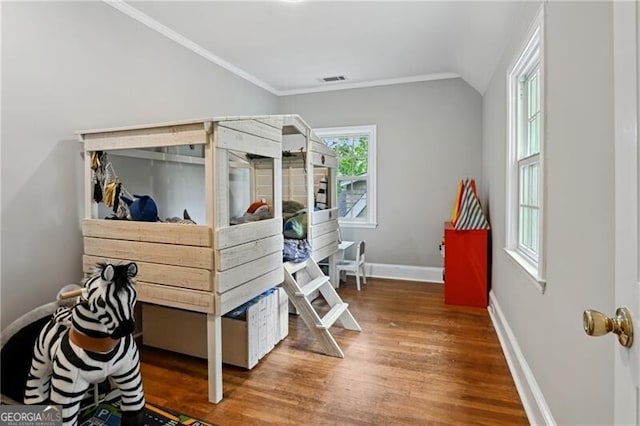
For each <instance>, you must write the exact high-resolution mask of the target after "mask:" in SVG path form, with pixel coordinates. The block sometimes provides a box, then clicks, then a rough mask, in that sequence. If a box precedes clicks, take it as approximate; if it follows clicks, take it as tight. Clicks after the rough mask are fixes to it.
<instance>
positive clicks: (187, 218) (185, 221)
mask: <svg viewBox="0 0 640 426" xmlns="http://www.w3.org/2000/svg"><path fill="white" fill-rule="evenodd" d="M164 222H165V223H177V224H180V225H195V224H196V222H195V221H194V220H193V219H191V216H189V212H188V211H187V209H184V210H183V211H182V219H181V218H179V217H178V216H174V217H168V218H166V219H165V220H164Z"/></svg>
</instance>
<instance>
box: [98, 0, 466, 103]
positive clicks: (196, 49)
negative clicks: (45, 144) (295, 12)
mask: <svg viewBox="0 0 640 426" xmlns="http://www.w3.org/2000/svg"><path fill="white" fill-rule="evenodd" d="M102 1H103V2H104V3H106V4H108V5H109V6H111V7H113V8H114V9H116V10H118V11H120V12H122V13H124V14H125V15H127V16H129V17H130V18H133V19H135V20H136V21H138V22H140V23H141V24H144V25H146V26H147V27H149V28H151V29H152V30H154V31H157V32H158V33H160V34H162V35H163V36H165V37H167V38H169V39H171V40H173V41H175V42H176V43H178V44H179V45H181V46H182V47H185V48H187V49H189V50H190V51H192V52H193V53H195V54H196V55H199V56H201V57H203V58H204V59H206V60H208V61H210V62H212V63H214V64H216V65H218V66H220V67H222V68H224V69H226V70H227V71H229V72H231V73H233V74H235V75H237V76H238V77H241V78H243V79H245V80H247V81H249V82H250V83H253V84H255V85H256V86H258V87H261V88H263V89H264V90H266V91H268V92H269V93H272V94H274V95H276V96H290V95H302V94H306V93H317V92H330V91H334V90H347V89H358V88H364V87H375V86H388V85H393V84H405V83H415V82H420V81H431V80H445V79H450V78H460V74H456V73H453V72H444V73H436V74H421V75H413V76H408V77H400V78H388V79H382V80H373V81H362V82H359V83H346V84H345V83H335V84H329V85H324V86H316V87H305V88H302V89H291V90H277V89H276V88H274V87H273V86H271V85H270V84H268V83H266V82H264V81H262V80H260V79H259V78H258V77H256V76H254V75H253V74H250V73H248V72H246V71H245V70H243V69H241V68H238V67H237V66H235V65H233V64H232V63H230V62H227V61H226V60H224V59H222V58H221V57H219V56H218V55H215V54H214V53H212V52H210V51H209V50H207V49H205V48H204V47H202V46H200V45H199V44H198V43H196V42H194V41H192V40H189V39H188V38H186V37H185V36H183V35H182V34H179V33H177V32H176V31H174V30H172V29H171V28H169V27H167V26H166V25H164V24H161V23H160V22H158V21H156V20H155V19H153V18H152V17H150V16H149V15H147V14H145V13H143V12H142V11H140V10H138V9H136V8H135V7H133V6H131V5H130V4H127V3H125V2H124V0H102ZM289 1H300V0H289Z"/></svg>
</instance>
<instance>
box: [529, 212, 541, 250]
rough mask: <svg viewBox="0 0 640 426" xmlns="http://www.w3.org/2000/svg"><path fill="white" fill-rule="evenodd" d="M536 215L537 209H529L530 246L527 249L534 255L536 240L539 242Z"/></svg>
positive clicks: (536, 248)
mask: <svg viewBox="0 0 640 426" xmlns="http://www.w3.org/2000/svg"><path fill="white" fill-rule="evenodd" d="M538 213H539V210H538V209H534V208H532V209H531V245H530V246H529V248H530V249H531V250H533V252H534V253H536V254H537V253H538V240H539V235H540V234H539V233H538V227H539V223H538V221H539V218H538Z"/></svg>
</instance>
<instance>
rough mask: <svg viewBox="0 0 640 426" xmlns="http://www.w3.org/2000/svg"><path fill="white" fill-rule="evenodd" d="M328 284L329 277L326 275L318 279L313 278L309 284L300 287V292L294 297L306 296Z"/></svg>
mask: <svg viewBox="0 0 640 426" xmlns="http://www.w3.org/2000/svg"><path fill="white" fill-rule="evenodd" d="M328 282H329V277H328V276H326V275H323V276H321V277H318V278H314V279H313V280H312V281H311V282H310V283H307V284H305V285H303V286H302V287H300V290H301V291H300V292H298V293H296V296H308V295H310V294H311V293H313V292H314V291H316V290H317V289H319V288H320V287H322V285H323V284H325V283H328Z"/></svg>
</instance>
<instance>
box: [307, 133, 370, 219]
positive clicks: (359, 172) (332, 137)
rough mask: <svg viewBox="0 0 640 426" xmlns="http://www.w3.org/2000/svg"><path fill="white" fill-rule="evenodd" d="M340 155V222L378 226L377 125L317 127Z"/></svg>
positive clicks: (321, 135)
mask: <svg viewBox="0 0 640 426" xmlns="http://www.w3.org/2000/svg"><path fill="white" fill-rule="evenodd" d="M314 131H315V133H316V134H317V135H318V136H319V137H320V138H321V139H322V141H323V142H324V143H325V144H326V145H327V146H329V147H330V148H331V149H332V150H334V151H335V152H336V154H337V156H338V173H337V174H338V185H337V186H338V194H337V199H338V206H337V207H338V213H339V220H340V224H341V225H343V226H353V227H375V226H376V225H377V223H376V157H375V152H376V126H375V125H374V126H355V127H331V128H324V129H315V130H314Z"/></svg>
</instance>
